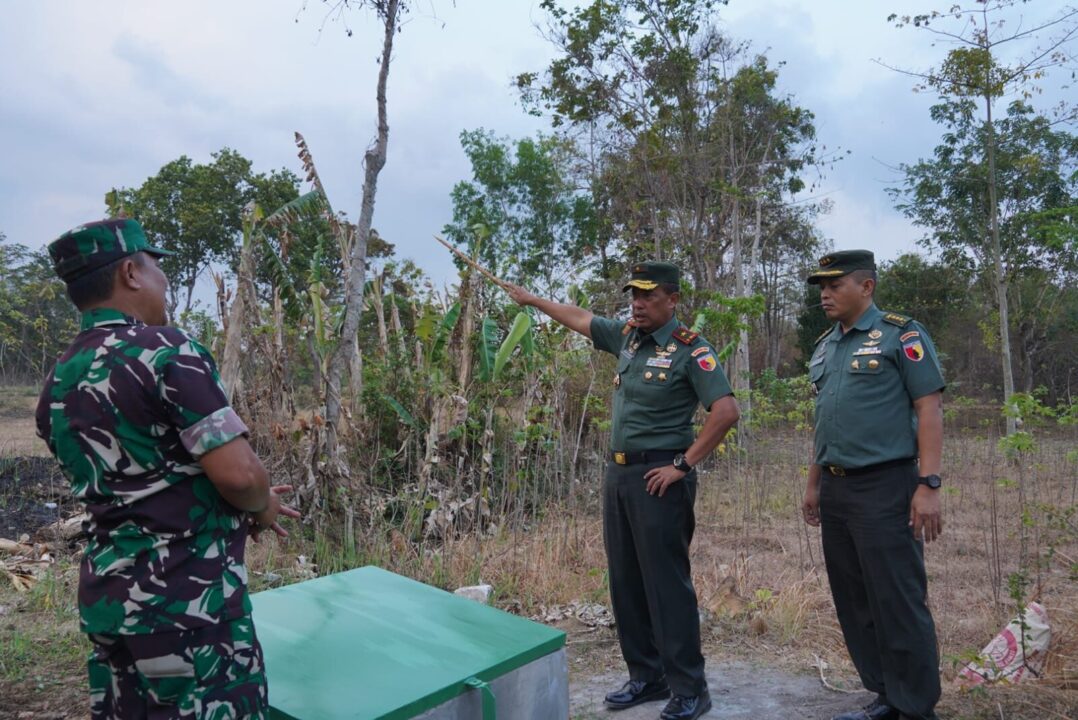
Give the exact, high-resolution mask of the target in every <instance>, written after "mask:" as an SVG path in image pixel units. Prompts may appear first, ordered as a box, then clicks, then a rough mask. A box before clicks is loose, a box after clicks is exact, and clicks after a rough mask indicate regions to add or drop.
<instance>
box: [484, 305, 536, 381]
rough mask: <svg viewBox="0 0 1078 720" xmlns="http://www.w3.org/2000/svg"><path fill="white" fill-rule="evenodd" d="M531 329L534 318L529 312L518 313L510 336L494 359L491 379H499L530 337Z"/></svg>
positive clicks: (507, 336)
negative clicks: (517, 351) (524, 340)
mask: <svg viewBox="0 0 1078 720" xmlns="http://www.w3.org/2000/svg"><path fill="white" fill-rule="evenodd" d="M531 328H532V318H531V315H530V314H529V313H528V312H527V310H521V311H520V312H518V313H517V315H516V317H515V318H513V326H512V327H511V328H509V334H508V335H506V336H505V340H504V341H503V342H502V345H501V347H500V348H498V354H497V355H496V356H495V357H494V373H493V375H492V378H491V379H493V380H497V379H498V376H499V375H501V372H502V369H503V368H504V367H505V364H506V363H507V362H509V357H510V356H511V355H512V354H513V351H514V350H515V349H516V347H517V345H518V344H520V343H521V341H522V340H523V339H524V337H525V336H526V335H530V333H531Z"/></svg>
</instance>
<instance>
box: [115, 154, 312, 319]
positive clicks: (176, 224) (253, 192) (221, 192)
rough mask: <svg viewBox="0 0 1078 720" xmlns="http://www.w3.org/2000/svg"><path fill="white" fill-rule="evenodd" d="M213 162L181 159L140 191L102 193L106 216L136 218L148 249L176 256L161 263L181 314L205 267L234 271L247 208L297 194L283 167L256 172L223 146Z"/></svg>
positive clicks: (295, 182)
mask: <svg viewBox="0 0 1078 720" xmlns="http://www.w3.org/2000/svg"><path fill="white" fill-rule="evenodd" d="M211 157H212V159H213V160H212V162H210V163H207V164H198V163H195V162H193V161H192V160H191V158H189V157H187V156H186V155H183V156H181V157H179V158H178V159H176V160H173V161H172V162H170V163H167V164H166V165H165V166H164V167H162V168H161V169H160V170H159V171H158V172H157V174H156V175H154V176H152V177H150V178H147V179H146V180H145V181H144V182H143V183H142V185H140V186H139V187H137V188H113V189H112V191H110V192H109V193H107V194H106V196H105V203H106V206H107V207H108V210H109V212H110V214H112V215H118V214H120V213H125V214H126V215H127V216H128V217H132V218H135V219H136V220H138V221H139V222H140V223H141V224H142V227H143V229H144V230H145V232H146V236H147V238H148V239H149V240H150V243H151V244H152V245H156V246H157V247H163V248H165V249H166V250H170V251H172V252H173V253H175V254H174V255H171V256H168V257H165V258H162V259H161V267H162V269H163V270H164V271H165V274H166V275H167V276H168V277H169V280H170V283H169V291H170V302H169V305H170V307H171V308H172V309H173V310H176V309H179V307H180V296H179V292H180V290H181V289H183V290H185V291H186V300H185V302H184V305H183V308H182V309H183V310H189V309H190V307H191V302H192V293H193V291H194V287H195V283H196V282H197V281H198V278H199V276H200V275H201V274H202V273H203V271H205V269H206V268H207V267H209V266H210V264H211V263H214V262H218V263H224V264H225V265H227V266H229V267H233V266H235V263H236V260H237V257H238V248H239V240H240V237H241V235H242V230H243V215H244V209H245V208H246V207H247V206H248V205H249V204H250V203H257V204H259V205H261V206H262V207H270V208H278V207H281V206H282V205H284V204H285V203H287V202H289V201H291V200H293V199H295V198H296V196H297V195H298V191H297V187H298V184H299V179H298V178H297V177H296V176H295V175H294V174H293V173H291V172H289V171H288V170H281V171H278V172H274V173H271V174H270V175H262V174H255V173H253V172H252V169H251V161H250V160H248V159H247V158H245V157H243V156H242V155H241V154H239V153H238V152H236V151H235V150H231V149H229V148H223V149H221V150H219V151H217V152H215V153H213V154H212V156H211Z"/></svg>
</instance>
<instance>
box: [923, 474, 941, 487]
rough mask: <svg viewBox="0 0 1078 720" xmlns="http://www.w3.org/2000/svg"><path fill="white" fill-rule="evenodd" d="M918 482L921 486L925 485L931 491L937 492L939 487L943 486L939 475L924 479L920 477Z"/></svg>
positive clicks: (928, 476) (927, 476)
mask: <svg viewBox="0 0 1078 720" xmlns="http://www.w3.org/2000/svg"><path fill="white" fill-rule="evenodd" d="M920 482H921V484H922V485H927V486H928V487H930V488H932V489H933V490H938V489H939V487H940V485H942V484H943V483H942V481H941V480H940V476H939V475H925V476H924V477H922V478H921V479H920Z"/></svg>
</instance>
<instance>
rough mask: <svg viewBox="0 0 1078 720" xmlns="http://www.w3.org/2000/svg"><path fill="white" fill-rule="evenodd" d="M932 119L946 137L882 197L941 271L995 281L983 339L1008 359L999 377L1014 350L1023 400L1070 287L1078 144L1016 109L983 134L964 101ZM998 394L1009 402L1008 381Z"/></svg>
mask: <svg viewBox="0 0 1078 720" xmlns="http://www.w3.org/2000/svg"><path fill="white" fill-rule="evenodd" d="M932 116H933V119H935V120H936V121H937V122H940V123H941V124H943V125H944V126H945V127H946V129H947V132H946V133H945V134H944V137H943V142H942V143H941V144H940V145H939V146H938V147H937V148H936V150H935V154H934V157H933V158H932V159H931V160H921V161H919V162H918V163H916V164H913V165H903V166H902V169H903V171H904V172H905V174H906V178H905V182H904V184H903V186H902V187H900V188H893V189H891V191H890V192H891V194H892V196H893V197H894V198H895V200H896V204H897V207H898V208H899V209H900V210H901V211H902V212H903V213H905V214H906V215H907V217H909V218H911V219H912V220H913V221H914V223H915V224H917V225H920V226H922V227H924V228H926V231H927V233H926V235H925V238H924V240H923V242H924V244H925V245H927V246H929V247H933V248H937V249H939V250H941V251H942V253H943V258H944V260H945V261H946V262H947V263H948V264H950V265H951V266H952V267H955V268H965V269H967V270H968V271H970V272H972V273H975V274H977V275H979V276H982V277H985V276H987V277H993V278H995V283H994V284H995V286H996V299H997V302H998V303H999V304H998V305H997V307H998V308H999V314H1000V317H999V319H998V321H997V323H996V326H995V327H994V328H993V327H991V326H984V328H983V329H984V330H985V331H987V332H986V338H985V339H986V342H987V344H989V346H991V347H995V348H997V349H998V350H999V351H1000V352H1001V354H1003V355H1005V356H1006V357H1007V358H1008V360H1007V364H1006V366H1005V369H1011V364H1010V360H1009V358H1010V356H1011V347H1012V346H1014V345H1016V346H1017V347H1018V349H1019V350H1020V352H1019V358H1020V361H1019V362H1020V365H1021V366H1022V368H1021V369H1022V374H1023V376H1024V385H1025V387H1024V389H1025V390H1026V391H1027V392H1029V391H1031V390H1032V389H1033V382H1034V371H1033V368H1034V367H1035V365H1036V364H1037V363H1038V362H1039V360H1040V356H1041V355H1042V353H1043V352H1044V351H1045V349H1046V347H1047V344H1046V342H1045V341H1046V340H1047V339H1048V337H1049V335H1048V329H1047V328H1049V327H1051V326H1052V323H1054V321H1055V320H1056V319H1057V318H1056V313H1057V312H1058V311H1059V309H1060V307H1061V306H1064V305H1065V302H1064V301H1065V298H1066V295H1067V293H1066V288H1067V287H1068V286H1073V284H1074V282H1075V280H1076V278H1078V229H1076V228H1078V224H1076V223H1075V218H1076V217H1078V137H1076V136H1074V135H1071V134H1070V133H1067V132H1065V131H1062V130H1055V129H1053V124H1052V123H1051V122H1050V121H1049V120H1048V119H1047V118H1045V117H1043V116H1039V115H1037V114H1036V113H1034V112H1033V110H1032V108H1030V107H1029V106H1028V105H1026V104H1024V103H1022V102H1015V103H1012V104H1011V106H1010V107H1009V108H1008V109H1007V114H1006V117H1004V118H1003V119H1000V120H996V121H994V122H993V123H992V126H991V127H988V126H986V125H984V124H982V123H981V122H979V121H978V119H977V118H976V116H975V113H974V106H973V102H972V101H970V100H962V101H955V102H947V103H942V104H940V105H937V106H935V107H934V108H933V109H932ZM986 143H991V144H992V145H993V146H994V148H995V150H994V152H993V162H992V163H991V164H989V163H988V162H987V159H986V158H985V156H984V152H983V149H984V147H985V145H986ZM991 228H994V230H992V229H991ZM1000 288H1002V292H1003V294H1002V295H1001V294H1000V292H1001V290H1000ZM1005 310H1006V312H1005ZM1004 316H1006V317H1007V321H1006V322H1004V320H1003V318H1004ZM1014 330H1017V337H1012V332H1013V331H1014ZM1004 345H1006V346H1007V347H1006V348H1004ZM1008 382H1009V384H1008ZM1004 387H1005V391H1009V393H1010V394H1013V392H1014V381H1013V375H1011V380H1009V381H1008V380H1007V375H1006V374H1005V375H1004ZM1010 394H1008V395H1007V397H1008V398H1009V397H1010Z"/></svg>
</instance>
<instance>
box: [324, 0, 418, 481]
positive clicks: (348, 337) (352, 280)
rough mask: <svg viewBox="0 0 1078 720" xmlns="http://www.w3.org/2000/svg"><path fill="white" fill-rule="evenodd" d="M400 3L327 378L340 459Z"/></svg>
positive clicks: (330, 440)
mask: <svg viewBox="0 0 1078 720" xmlns="http://www.w3.org/2000/svg"><path fill="white" fill-rule="evenodd" d="M399 5H400V0H388V1H387V2H386V5H385V13H384V16H383V18H382V20H383V22H384V24H385V34H384V36H383V39H382V57H381V59H380V61H379V69H378V89H377V101H378V137H377V139H376V140H375V142H374V145H373V146H372V147H370V148H369V149H368V150H367V153H366V155H365V157H364V161H363V162H364V178H363V204H362V206H361V209H360V213H359V222H358V223H357V226H356V236H355V242H354V243H353V244H352V248H351V250H352V252H351V256H350V258H349V265H350V268H349V273H348V279H347V281H346V285H345V313H344V325H343V327H342V329H341V337H340V338H339V341H338V343H337V349H336V351H335V352H334V353H333V359H332V361H331V362H330V365H329V372H328V373H327V375H328V377H327V379H326V453H327V455H328V456H329V457H330V458H332V459H334V460H336V459H337V458H338V446H337V439H338V438H337V432H338V421H339V420H340V415H341V376H342V375H343V374H344V371H345V370H346V369H347V368H348V366H349V364H350V361H351V357H352V353H354V352H355V347H356V345H355V340H356V332H357V331H358V330H359V318H360V315H361V313H362V311H363V284H364V282H365V281H366V271H367V240H368V238H369V237H370V232H371V221H372V220H373V218H374V196H375V193H376V192H377V189H378V174H379V173H380V172H381V171H382V168H383V167H384V166H385V163H386V147H387V145H388V144H389V122H388V120H387V118H386V83H387V80H388V78H389V63H390V60H391V59H392V54H393V38H394V36H395V35H396V33H397V10H398V7H399Z"/></svg>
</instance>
